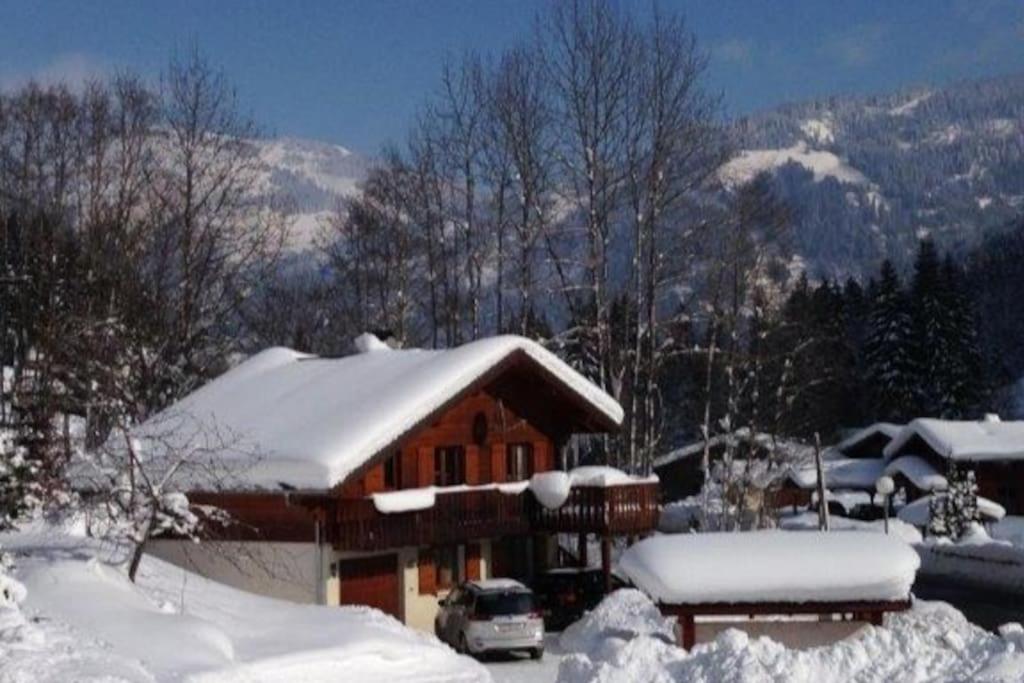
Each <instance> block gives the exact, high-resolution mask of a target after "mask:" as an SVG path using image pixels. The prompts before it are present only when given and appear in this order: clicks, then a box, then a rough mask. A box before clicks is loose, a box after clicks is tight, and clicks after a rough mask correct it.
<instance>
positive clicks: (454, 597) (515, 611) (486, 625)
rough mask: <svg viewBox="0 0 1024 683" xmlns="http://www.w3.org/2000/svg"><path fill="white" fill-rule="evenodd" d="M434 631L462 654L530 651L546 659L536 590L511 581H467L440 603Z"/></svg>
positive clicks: (535, 657) (534, 655) (476, 654)
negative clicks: (534, 592)
mask: <svg viewBox="0 0 1024 683" xmlns="http://www.w3.org/2000/svg"><path fill="white" fill-rule="evenodd" d="M440 605H441V609H440V610H439V611H438V614H437V617H436V619H435V620H434V632H435V633H436V634H437V637H438V638H440V639H441V640H443V641H445V642H446V643H448V644H449V645H451V646H452V647H454V648H456V649H457V650H459V651H460V652H465V653H467V654H470V655H474V656H478V655H484V654H488V653H496V652H516V651H523V652H529V653H530V656H531V657H532V658H533V659H540V658H541V657H543V656H544V619H543V618H542V616H541V613H540V610H539V608H538V607H537V601H536V599H535V598H534V595H533V591H531V590H530V589H529V588H527V587H526V586H524V585H523V584H521V583H519V582H518V581H514V580H512V579H488V580H483V581H466V582H465V583H463V584H461V585H460V586H459V587H458V588H456V589H455V590H453V591H452V592H451V593H449V594H448V596H447V597H446V598H444V599H443V600H441V603H440Z"/></svg>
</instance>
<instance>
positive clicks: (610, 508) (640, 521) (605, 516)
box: [530, 483, 661, 536]
mask: <svg viewBox="0 0 1024 683" xmlns="http://www.w3.org/2000/svg"><path fill="white" fill-rule="evenodd" d="M531 503H533V505H531V509H530V515H531V518H530V525H531V528H533V529H534V530H536V531H549V532H554V533H589V534H596V535H598V536H625V535H641V534H646V533H650V532H651V531H653V530H654V528H655V527H656V526H657V525H658V515H659V514H660V511H661V508H660V506H659V504H658V485H657V484H650V483H645V484H626V485H623V486H608V487H598V486H582V487H577V488H574V489H572V491H571V492H570V493H569V500H567V501H566V502H565V504H564V505H562V507H560V508H557V509H554V510H549V509H547V508H546V507H544V506H543V505H539V504H537V503H536V501H534V500H532V496H531Z"/></svg>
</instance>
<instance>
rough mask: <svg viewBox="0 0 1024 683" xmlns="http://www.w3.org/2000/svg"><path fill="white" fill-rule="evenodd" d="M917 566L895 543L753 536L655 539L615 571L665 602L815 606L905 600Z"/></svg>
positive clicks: (862, 535) (845, 536)
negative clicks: (859, 601) (823, 601)
mask: <svg viewBox="0 0 1024 683" xmlns="http://www.w3.org/2000/svg"><path fill="white" fill-rule="evenodd" d="M919 564H920V561H919V559H918V556H917V554H916V553H915V552H914V550H913V549H912V548H911V547H910V546H909V545H907V544H906V543H904V542H903V541H902V540H900V539H898V538H896V537H895V536H886V535H883V534H877V533H869V532H861V531H848V532H843V533H835V534H832V533H825V532H815V531H807V532H790V531H751V532H746V533H707V534H674V535H664V536H655V537H653V538H648V539H646V540H643V541H641V542H639V543H637V544H636V545H634V546H633V547H631V548H630V549H629V550H627V551H626V552H625V553H624V554H623V555H622V557H621V558H620V559H619V564H618V569H619V571H620V572H621V573H622V574H624V575H625V576H628V577H629V578H630V579H631V580H632V581H633V583H634V584H635V585H636V586H637V587H638V588H640V589H641V590H643V591H644V592H645V593H647V594H648V595H650V596H651V597H653V598H655V599H657V600H661V601H664V602H669V603H675V604H693V603H715V602H725V603H739V602H776V601H786V602H814V601H819V600H825V601H844V600H900V599H903V598H906V597H907V596H908V595H909V594H910V587H911V585H912V584H913V582H914V576H915V573H916V572H917V568H918V566H919Z"/></svg>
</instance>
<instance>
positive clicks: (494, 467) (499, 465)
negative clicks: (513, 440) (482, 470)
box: [491, 443, 507, 482]
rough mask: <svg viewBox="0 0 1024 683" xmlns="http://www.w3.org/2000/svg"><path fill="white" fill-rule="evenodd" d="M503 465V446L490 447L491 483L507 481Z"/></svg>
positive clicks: (500, 444) (501, 444) (498, 444)
mask: <svg viewBox="0 0 1024 683" xmlns="http://www.w3.org/2000/svg"><path fill="white" fill-rule="evenodd" d="M505 464H506V463H505V444H503V443H496V444H493V445H492V446H491V481H496V482H503V481H505V480H506V479H507V475H506V473H505Z"/></svg>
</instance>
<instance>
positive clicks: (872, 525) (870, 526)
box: [779, 512, 922, 543]
mask: <svg viewBox="0 0 1024 683" xmlns="http://www.w3.org/2000/svg"><path fill="white" fill-rule="evenodd" d="M779 527H780V528H782V529H787V530H790V531H817V529H818V513H817V512H801V513H798V514H796V515H787V516H785V517H783V518H782V519H780V520H779ZM829 528H830V529H831V530H832V531H872V532H875V533H879V534H881V533H885V522H884V520H881V519H877V520H874V521H871V522H865V521H862V520H859V519H850V518H849V517H838V516H834V515H833V516H832V517H830V518H829ZM889 533H890V534H892V535H893V536H895V537H896V538H899V539H902V540H903V542H905V543H920V542H921V540H922V539H921V532H920V531H918V530H917V528H915V527H913V526H911V525H910V524H907V523H906V522H903V521H900V520H899V519H896V518H895V517H894V518H892V519H890V520H889Z"/></svg>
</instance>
